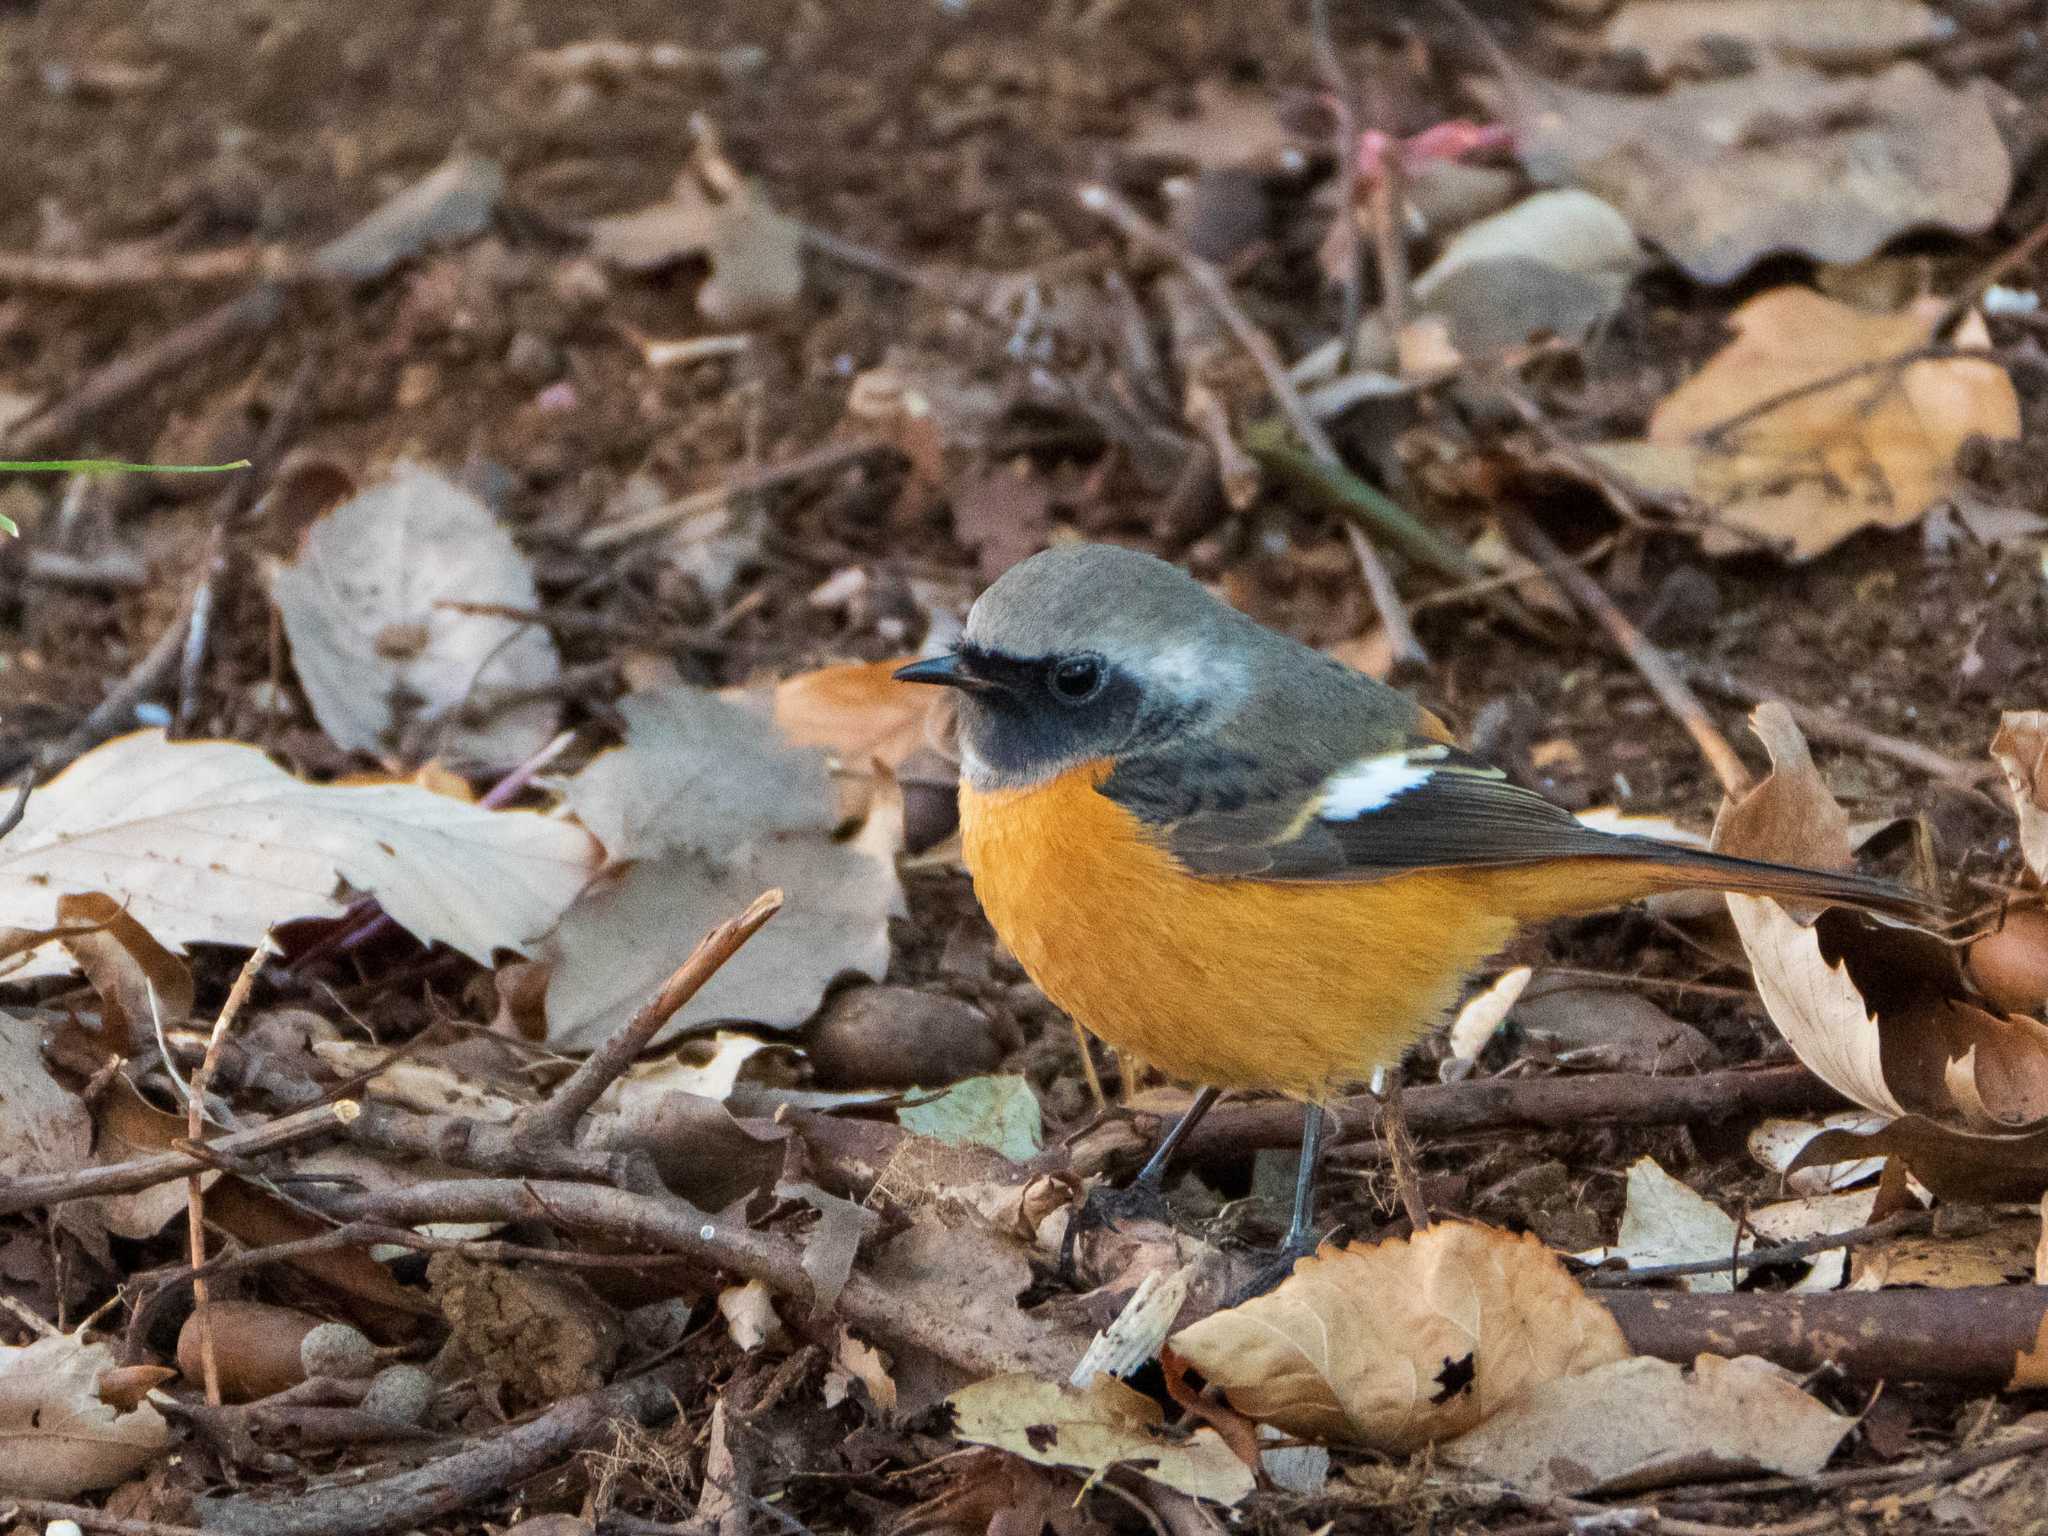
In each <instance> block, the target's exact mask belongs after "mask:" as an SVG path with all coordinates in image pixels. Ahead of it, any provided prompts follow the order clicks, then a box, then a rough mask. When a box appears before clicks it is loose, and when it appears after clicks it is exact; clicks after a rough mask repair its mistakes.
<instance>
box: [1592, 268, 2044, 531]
mask: <svg viewBox="0 0 2048 1536" xmlns="http://www.w3.org/2000/svg"><path fill="white" fill-rule="evenodd" d="M1942 311H1943V305H1942V301H1940V300H1939V299H1933V298H1929V299H1923V300H1921V301H1920V302H1918V303H1916V304H1914V305H1912V306H1911V307H1909V308H1907V309H1905V310H1902V311H1900V312H1899V313H1898V314H1894V315H1872V314H1866V313H1865V312H1863V311H1862V310H1858V309H1854V308H1851V307H1850V306H1848V305H1846V304H1840V303H1837V302H1836V301H1835V300H1833V299H1830V298H1826V297H1824V296H1822V295H1821V294H1818V293H1815V292H1813V291H1812V290H1811V289H1807V288H1797V287H1792V288H1774V289H1772V290H1770V291H1769V292H1767V293H1762V294H1759V295H1757V297H1755V298H1753V299H1751V300H1749V302H1747V303H1746V304H1744V305H1743V306H1742V307H1741V308H1739V309H1737V310H1736V311H1735V313H1734V314H1733V316H1731V324H1733V325H1734V327H1735V330H1736V337H1735V340H1734V341H1732V342H1731V343H1729V345H1728V346H1726V347H1724V348H1723V349H1722V350H1721V351H1719V352H1717V353H1716V354H1715V355H1714V356H1713V357H1712V358H1711V359H1710V360H1709V361H1708V362H1707V365H1706V366H1705V367H1704V368H1702V369H1701V370H1700V372H1699V373H1698V374H1697V375H1695V376H1694V377H1693V378H1691V379H1690V380H1688V381H1687V382H1686V383H1684V384H1682V385H1680V386H1679V387H1678V389H1677V390H1675V391H1674V392H1673V393H1672V394H1671V395H1670V396H1669V397H1668V398H1666V399H1665V400H1664V402H1663V403H1662V404H1660V405H1659V406H1658V407H1657V409H1656V410H1655V411H1654V412H1653V413H1652V415H1651V417H1650V425H1649V430H1648V432H1647V434H1646V435H1645V437H1644V438H1643V439H1642V440H1641V441H1638V442H1619V443H1596V444H1592V445H1590V446H1589V448H1588V449H1587V451H1588V452H1589V453H1591V454H1592V455H1593V456H1594V457H1595V458H1597V459H1598V460H1599V461H1600V462H1601V463H1603V464H1606V465H1607V466H1609V467H1610V468H1613V469H1615V470H1618V471H1620V472H1621V473H1623V474H1626V475H1628V476H1629V477H1631V478H1632V479H1634V480H1636V481H1638V482H1639V483H1641V484H1643V485H1644V486H1646V487H1648V488H1650V489H1653V490H1658V491H1662V492H1668V493H1671V494H1674V495H1681V496H1685V497H1689V498H1691V499H1693V500H1695V501H1697V502H1699V503H1701V504H1703V505H1704V506H1705V507H1706V508H1707V509H1709V510H1710V511H1711V513H1712V514H1713V516H1712V520H1711V522H1709V523H1708V524H1707V525H1706V526H1705V527H1704V529H1703V531H1702V535H1701V547H1702V548H1704V549H1705V550H1707V552H1708V553H1710V554H1732V553H1737V552H1740V551H1743V550H1748V549H1753V548H1755V547H1756V546H1757V545H1758V544H1761V545H1763V546H1764V547H1766V548H1771V549H1776V550H1778V551H1779V552H1781V553H1782V554H1783V555H1784V556H1785V557H1786V558H1788V559H1792V560H1807V559H1811V558H1812V557H1813V556H1815V555H1817V554H1820V553H1822V552H1823V551H1825V550H1828V549H1831V548H1833V547H1834V546H1835V545H1836V544H1839V543H1840V542H1841V541H1842V540H1843V539H1846V538H1848V537H1849V536H1850V535H1851V534H1853V533H1856V532H1858V531H1859V530H1861V529H1864V528H1873V527H1875V528H1903V527H1905V526H1907V525H1908V524H1910V523H1912V522H1914V521H1916V520H1917V519H1918V518H1919V517H1920V516H1921V515H1922V514H1923V513H1925V512H1926V511H1927V510H1928V509H1929V508H1930V507H1932V506H1933V505H1934V504H1935V503H1936V502H1937V501H1939V500H1941V499H1942V498H1943V497H1944V496H1946V495H1947V494H1949V492H1950V491H1951V490H1952V489H1953V487H1954V485H1955V483H1956V476H1955V468H1954V466H1955V457H1956V452H1957V450H1958V449H1959V448H1960V447H1961V446H1962V444H1963V443H1964V441H1965V440H1966V439H1968V438H1970V437H1972V436H1977V435H1981V436H1984V437H1989V438H1994V439H2013V438H2017V437H2018V436H2019V397H2018V395H2017V394H2016V393H2015V392H2014V390H2013V386H2012V381H2011V379H2010V378H2008V377H2007V375H2006V372H2005V370H2004V369H2003V368H2002V367H2000V366H1999V365H1998V364H1997V363H1995V362H1989V361H1978V360H1975V359H1964V358H1950V359H1940V360H1923V361H1920V362H1914V363H1908V364H1905V365H1903V366H1900V367H1889V366H1887V367H1877V368H1873V369H1872V371H1870V372H1867V373H1863V374H1859V375H1858V376H1856V377H1854V378H1851V379H1847V380H1845V381H1844V382H1842V383H1840V384H1837V385H1835V386H1833V387H1832V388H1828V389H1820V390H1813V391H1810V392H1807V393H1804V394H1800V395H1798V396H1797V397H1796V398H1793V399H1791V400H1788V401H1786V402H1785V403H1784V404H1781V405H1778V406H1776V407H1775V408H1773V409H1771V410H1769V411H1766V412H1765V413H1764V414H1763V415H1761V416H1759V417H1757V418H1756V419H1754V420H1751V421H1747V422H1745V423H1743V424H1741V425H1739V426H1736V427H1734V428H1733V429H1731V430H1729V431H1726V432H1722V433H1720V434H1718V435H1716V436H1714V437H1713V438H1712V439H1711V440H1708V439H1705V438H1703V437H1702V436H1701V434H1703V433H1706V432H1707V431H1708V430H1709V429H1711V428H1716V427H1719V426H1720V425H1721V424H1722V423H1723V422H1727V421H1731V420H1733V419H1734V418H1736V417H1737V416H1738V415H1739V414H1740V413H1742V412H1744V411H1747V410H1750V409H1752V408H1754V407H1756V406H1760V405H1763V404H1765V403H1766V402H1768V401H1770V400H1772V399H1774V398H1775V397H1777V396H1779V395H1781V394H1782V393H1784V392H1785V391H1787V390H1793V389H1797V388H1799V387H1801V386H1803V385H1807V384H1812V383H1815V382H1817V381H1819V380H1821V379H1824V378H1829V377H1832V376H1833V375H1835V374H1838V373H1842V372H1844V371H1846V370H1849V369H1852V368H1856V367H1858V366H1859V365H1863V364H1879V363H1884V362H1885V361H1886V360H1887V359H1892V358H1897V357H1899V356H1901V355H1903V354H1905V353H1908V352H1910V351H1912V350H1913V349H1914V348H1916V347H1920V346H1923V345H1925V344H1926V343H1927V342H1928V341H1930V340H1931V339H1932V334H1933V327H1934V325H1935V323H1936V321H1937V320H1938V319H1939V318H1940V316H1941V314H1942ZM1973 327H1974V329H1973ZM1957 340H1958V341H1959V342H1960V343H1962V344H1964V345H1983V344H1985V337H1984V332H1983V330H1982V322H1981V321H1977V320H1973V321H1972V322H1971V323H1969V324H1966V325H1965V327H1964V328H1963V330H1962V331H1961V332H1959V333H1958V336H1957Z"/></svg>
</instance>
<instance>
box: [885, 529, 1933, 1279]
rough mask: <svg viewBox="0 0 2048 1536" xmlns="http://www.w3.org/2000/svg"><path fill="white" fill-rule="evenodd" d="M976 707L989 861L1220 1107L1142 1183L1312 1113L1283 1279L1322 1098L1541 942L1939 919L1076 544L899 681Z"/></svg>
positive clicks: (1045, 951) (1041, 940)
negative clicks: (1792, 905)
mask: <svg viewBox="0 0 2048 1536" xmlns="http://www.w3.org/2000/svg"><path fill="white" fill-rule="evenodd" d="M895 676H896V677H897V678H899V679H902V680H903V681H906V682H912V683H925V684H932V685H936V686H941V687H945V688H949V689H952V690H954V691H955V692H956V694H957V695H958V710H957V718H958V742H959V756H960V783H959V791H958V798H959V811H960V831H961V846H962V853H963V856H964V860H965V863H966V865H967V869H968V872H969V874H970V875H971V876H972V878H973V883H974V890H975V894H976V897H977V899H978V900H979V901H980V904H981V906H982V909H983V911H984V913H985V914H986V916H987V918H988V920H989V922H990V924H991V925H992V926H993V927H994V929H995V931H996V933H997V934H998V935H999V936H1000V937H1001V939H1002V940H1003V942H1004V943H1005V945H1007V946H1008V948H1009V950H1010V951H1011V953H1012V954H1013V955H1014V956H1015V957H1016V959H1017V961H1018V962H1019V963H1020V964H1021V965H1022V966H1023V968H1024V970H1025V972H1026V974H1028V975H1029V976H1030V977H1031V979H1032V980H1033V981H1034V982H1035V983H1036V984H1037V986H1038V987H1039V989H1040V990H1041V991H1043V992H1044V993H1045V995H1046V996H1047V997H1048V998H1049V999H1050V1000H1051V1001H1052V1002H1053V1003H1054V1004H1055V1005H1057V1006H1058V1007H1059V1008H1061V1009H1062V1010H1064V1011H1065V1012H1066V1013H1067V1014H1068V1015H1069V1016H1070V1017H1072V1018H1073V1019H1074V1020H1075V1021H1076V1022H1078V1023H1079V1024H1081V1025H1082V1026H1083V1027H1084V1028H1086V1029H1087V1030H1088V1031H1089V1032H1090V1033H1092V1034H1093V1035H1095V1036H1096V1037H1097V1038H1099V1039H1101V1040H1102V1041H1104V1042H1106V1043H1107V1044H1108V1045H1110V1046H1112V1047H1114V1048H1115V1049H1116V1050H1118V1051H1119V1052H1123V1053H1127V1054H1129V1055H1132V1056H1136V1057H1138V1058H1140V1059H1142V1060H1144V1061H1146V1062H1148V1063H1150V1064H1151V1065H1152V1066H1154V1067H1156V1068H1158V1069H1159V1070H1160V1071H1162V1072H1164V1073H1165V1074H1167V1075H1168V1076H1169V1077H1174V1078H1178V1079H1181V1080H1183V1081H1185V1082H1188V1083H1190V1084H1193V1085H1194V1086H1195V1087H1196V1089H1197V1090H1198V1091H1197V1092H1196V1094H1195V1096H1194V1098H1193V1100H1192V1102H1191V1103H1190V1105H1189V1107H1188V1109H1187V1111H1186V1112H1185V1113H1184V1114H1183V1115H1182V1116H1181V1117H1180V1119H1179V1121H1178V1122H1177V1123H1176V1124H1175V1125H1174V1126H1172V1127H1171V1128H1170V1129H1169V1130H1168V1131H1167V1133H1166V1134H1165V1136H1164V1137H1163V1138H1162V1140H1161V1141H1160V1143H1159V1145H1158V1147H1157V1149H1156V1150H1155V1151H1154V1152H1153V1154H1152V1155H1151V1157H1150V1159H1149V1160H1148V1161H1147V1162H1146V1164H1145V1166H1144V1168H1143V1169H1142V1170H1141V1171H1140V1172H1139V1174H1138V1177H1137V1179H1136V1181H1135V1182H1134V1184H1133V1185H1132V1188H1131V1190H1130V1191H1129V1192H1128V1193H1130V1194H1132V1195H1133V1196H1136V1197H1139V1198H1140V1199H1141V1200H1149V1201H1150V1202H1152V1205H1153V1208H1154V1209H1162V1210H1163V1208H1164V1200H1163V1192H1164V1183H1165V1175H1166V1170H1167V1167H1168V1163H1169V1160H1170V1159H1171V1157H1172V1155H1173V1153H1174V1151H1175V1149H1176V1148H1177V1147H1178V1146H1179V1145H1180V1144H1181V1143H1182V1142H1183V1141H1184V1140H1185V1138H1186V1136H1187V1134H1188V1133H1189V1132H1190V1131H1192V1130H1193V1129H1194V1126H1195V1125H1196V1123H1197V1122H1199V1121H1200V1119H1201V1118H1202V1116H1203V1115H1204V1114H1205V1113H1206V1112H1207V1111H1208V1109H1209V1107H1210V1106H1211V1105H1213V1104H1214V1103H1215V1102H1216V1099H1217V1097H1218V1096H1219V1095H1220V1094H1221V1093H1224V1092H1228V1091H1244V1090H1269V1091H1275V1092H1278V1093H1280V1094H1283V1095H1286V1096H1288V1097H1291V1098H1294V1099H1296V1100H1299V1101H1300V1102H1301V1103H1303V1105H1304V1106H1305V1113H1304V1125H1303V1134H1302V1150H1301V1161H1300V1164H1299V1166H1298V1169H1297V1174H1296V1180H1295V1189H1294V1202H1293V1211H1292V1214H1291V1219H1290V1222H1289V1225H1288V1228H1287V1232H1286V1235H1285V1237H1284V1238H1283V1239H1282V1241H1281V1245H1280V1256H1281V1260H1282V1262H1283V1263H1284V1262H1287V1261H1289V1260H1290V1259H1291V1258H1292V1257H1300V1256H1302V1255H1304V1254H1307V1253H1311V1252H1313V1251H1314V1250H1315V1246H1316V1238H1315V1234H1314V1230H1313V1212H1314V1198H1315V1181H1316V1170H1317V1164H1318V1161H1319V1156H1320V1151H1321V1143H1322V1133H1323V1120H1324V1111H1323V1105H1324V1103H1325V1102H1326V1101H1327V1100H1328V1099H1329V1098H1331V1097H1332V1096H1333V1095H1335V1094H1336V1093H1338V1092H1340V1091H1342V1090H1344V1089H1345V1088H1347V1087H1349V1086H1350V1085H1352V1084H1355V1083H1359V1082H1363V1081H1367V1080H1369V1079H1371V1078H1372V1076H1373V1074H1374V1073H1375V1072H1376V1071H1378V1070H1380V1069H1396V1068H1398V1066H1399V1063H1400V1061H1401V1058H1402V1057H1403V1055H1404V1054H1405V1053H1406V1051H1407V1050H1408V1048H1409V1047H1410V1046H1412V1045H1413V1044H1414V1043H1415V1042H1416V1041H1417V1040H1418V1039H1420V1038H1421V1037H1422V1036H1423V1035H1424V1034H1426V1033H1427V1032H1428V1031H1429V1030H1430V1029H1431V1028H1432V1027H1434V1026H1435V1025H1436V1024H1437V1023H1438V1021H1439V1020H1440V1019H1442V1018H1443V1017H1444V1015H1445V1014H1446V1013H1447V1012H1448V1010H1449V1009H1450V1007H1451V1006H1452V1005H1453V1004H1454V1003H1455V1001H1456V1000H1457V998H1458V995H1459V993H1460V990H1461V988H1462V987H1463V985H1464V983H1465V982H1466V980H1467V979H1468V978H1469V977H1470V975H1471V974H1472V973H1473V972H1474V971H1475V970H1476V969H1478V968H1479V967H1480V966H1481V965H1482V964H1483V963H1484V962H1485V961H1486V960H1487V959H1488V958H1489V957H1490V956H1492V955H1493V954H1495V953H1497V952H1498V951H1500V950H1501V949H1503V948H1504V947H1506V946H1507V944H1508V943H1509V941H1510V940H1511V939H1512V938H1513V937H1514V936H1515V934H1516V933H1517V932H1519V931H1520V930H1521V929H1522V928H1524V927H1525V926H1527V925H1530V924H1534V923H1539V922H1542V921H1545V920H1547V919H1552V918H1558V917H1564V916H1567V915H1573V914H1580V913H1586V912H1592V911H1597V910H1600V909H1602V908H1606V907H1611V906H1618V905H1622V904H1625V903H1627V902H1630V901H1634V900H1638V899H1641V898H1643V897H1646V896H1649V895H1652V894H1654V893H1657V892H1661V891H1670V890H1680V889H1687V888H1706V889H1711V890H1720V891H1735V892H1741V893H1745V894H1750V895H1768V896H1777V897H1784V898H1788V899H1792V900H1796V901H1799V902H1802V903H1809V904H1836V905H1847V906H1852V907H1858V908H1862V909H1865V910H1869V911H1873V912H1877V913H1882V914H1887V915H1890V916H1894V917H1898V918H1903V919H1907V920H1921V919H1924V918H1926V917H1927V916H1928V915H1929V914H1930V913H1931V912H1933V911H1934V910H1935V905H1934V903H1933V902H1931V901H1930V899H1929V898H1927V897H1925V896H1923V895H1921V894H1919V893H1918V892H1915V891H1913V890H1911V889H1909V888H1907V887H1904V886H1901V885H1898V884H1895V883H1893V882H1890V881H1887V880H1883V879H1879V878H1876V877H1873V876H1869V875H1863V874H1858V873H1853V872H1847V871H1837V870H1820V869H1804V868H1798V867H1794V866H1790V865H1782V864H1772V863H1765V862H1759V861H1755V860H1749V859H1740V858H1734V857H1730V856H1727V855H1724V854H1719V853H1712V852H1708V851H1706V850H1704V849H1700V848H1694V847H1688V846H1686V845H1683V844H1680V843H1675V842H1669V841H1663V840H1659V839H1655V838H1649V837H1639V836H1632V835H1624V834H1618V833H1613V832H1607V831H1601V830H1597V829H1595V828H1593V827H1590V826H1588V825H1586V824H1585V823H1583V822H1581V821H1580V820H1579V819H1578V818H1577V817H1575V816H1574V815H1572V813H1571V812H1569V811H1567V810H1565V809H1564V808H1563V807H1561V806H1558V805H1556V804H1554V803H1553V802H1552V801H1550V800H1548V799H1545V798H1544V797H1543V796H1542V795H1540V794H1538V793H1536V792H1535V791H1533V790H1530V789H1527V788H1524V787H1522V786H1521V785H1519V784H1516V783H1514V782H1513V781H1512V780H1511V779H1510V778H1509V777H1508V776H1507V774H1506V773H1504V772H1503V771H1502V770H1501V769H1499V768H1498V767H1495V766H1494V765H1492V764H1490V763H1488V762H1486V761H1484V760H1483V759H1482V758H1480V757H1478V756H1475V755H1473V754H1471V753H1469V752H1467V751H1465V750H1463V749H1462V748H1461V747H1460V746H1459V745H1458V744H1457V741H1456V740H1455V738H1454V736H1453V734H1452V732H1451V731H1450V729H1449V728H1448V727H1447V726H1446V725H1445V723H1444V722H1443V721H1442V720H1441V719H1440V718H1438V717H1437V716H1436V715H1434V714H1432V713H1431V712H1429V711H1428V710H1426V709H1424V708H1423V707H1422V706H1420V705H1419V704H1417V703H1416V702H1415V701H1414V700H1412V699H1411V698H1409V697H1408V696H1407V695H1406V694H1404V693H1402V692H1400V691H1399V690H1397V689H1394V688H1392V687H1389V686H1388V685H1386V684H1384V683H1382V682H1380V681H1378V680H1377V679H1375V678H1372V677H1368V676H1367V675H1365V674H1364V673H1362V672H1359V671H1356V670H1355V669H1353V668H1351V667H1349V666H1346V665H1345V664H1344V663H1343V662H1341V661H1339V660H1337V659H1335V658H1333V657H1330V656H1326V655H1324V654H1323V653H1321V652H1319V651H1317V650H1314V649H1313V648H1311V647H1309V646H1306V645H1303V644H1301V643H1300V642H1299V641H1296V640H1294V639H1292V638H1291V637H1289V636H1286V635H1283V634H1280V633H1279V632H1277V631H1275V630H1272V629H1268V628H1266V627H1265V626H1263V625H1261V624H1259V623H1258V622H1257V621H1255V620H1254V619H1252V618H1251V617H1250V616H1248V615H1246V614H1244V613H1243V612H1241V611H1239V610H1238V609H1236V608H1234V607H1232V606H1231V605H1229V604H1228V603H1226V602H1223V601H1222V600H1220V599H1219V598H1217V597H1215V596H1214V595H1212V594H1211V593H1210V592H1209V590H1208V589H1207V588H1205V587H1204V586H1202V584H1201V583H1199V582H1198V581H1196V580H1195V579H1194V578H1193V577H1192V576H1190V575H1188V574H1187V573H1186V572H1185V571H1183V570H1182V569H1180V568H1179V567H1178V566H1176V565H1173V564H1171V563H1169V562H1167V561H1164V560H1161V559H1159V558H1157V557H1155V556H1152V555H1149V554H1145V553H1143V552H1141V551H1137V550H1132V549H1127V548H1124V547H1121V546H1117V545H1109V544H1096V543H1082V542H1076V543H1071V544H1059V545H1055V546H1053V547H1052V548H1050V549H1048V550H1045V551H1044V552H1042V553H1039V554H1036V555H1033V556H1032V557H1030V558H1029V559H1026V560H1024V561H1022V562H1020V563H1019V564H1017V565H1014V566H1012V567H1011V568H1010V569H1009V570H1007V571H1006V572H1004V573H1003V574H1002V575H1001V576H1000V577H998V578H997V580H996V581H995V582H994V584H993V585H991V586H990V587H988V589H987V590H986V591H984V592H983V593H982V594H981V596H980V597H979V598H977V599H976V600H975V602H974V604H973V606H972V607H971V608H970V610H969V612H968V616H967V620H966V624H965V626H964V628H963V630H962V632H961V638H960V641H959V644H958V646H957V648H956V649H955V650H953V651H952V652H951V653H949V654H945V655H938V656H932V657H930V658H927V659H925V660H921V661H917V662H914V663H912V664H910V665H907V666H904V667H902V668H900V669H899V670H897V672H896V673H895Z"/></svg>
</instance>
